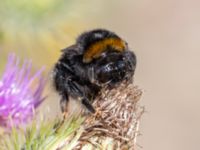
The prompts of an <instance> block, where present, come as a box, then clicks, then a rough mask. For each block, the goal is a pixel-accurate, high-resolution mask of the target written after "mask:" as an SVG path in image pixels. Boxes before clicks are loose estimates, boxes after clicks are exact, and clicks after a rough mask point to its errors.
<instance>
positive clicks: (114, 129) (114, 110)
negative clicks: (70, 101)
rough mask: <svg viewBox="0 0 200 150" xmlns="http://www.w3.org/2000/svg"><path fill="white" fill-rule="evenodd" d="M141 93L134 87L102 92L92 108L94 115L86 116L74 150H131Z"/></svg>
mask: <svg viewBox="0 0 200 150" xmlns="http://www.w3.org/2000/svg"><path fill="white" fill-rule="evenodd" d="M141 94H142V91H141V90H140V89H138V87H136V86H134V85H133V84H129V83H127V82H124V83H122V84H120V86H118V87H116V88H114V89H111V90H110V89H109V88H108V87H107V88H105V89H104V90H103V91H102V93H101V94H100V96H99V97H98V98H97V99H96V100H95V102H94V104H93V106H94V107H95V108H96V110H97V112H96V114H95V115H91V116H87V117H86V120H85V122H84V123H83V127H84V132H83V133H82V135H81V137H80V139H79V142H78V144H77V146H76V148H75V149H77V150H78V149H87V150H88V149H90V148H91V149H92V148H95V149H113V150H114V149H115V150H117V149H119V150H122V149H123V150H126V149H129V150H130V149H134V147H135V144H136V136H137V134H138V127H139V119H140V117H141V115H142V113H143V108H141V107H139V106H138V104H137V103H138V101H139V99H140V97H141Z"/></svg>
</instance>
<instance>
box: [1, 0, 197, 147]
mask: <svg viewBox="0 0 200 150" xmlns="http://www.w3.org/2000/svg"><path fill="white" fill-rule="evenodd" d="M0 20H1V21H0V71H1V72H2V70H3V68H4V65H5V63H6V59H7V55H8V53H9V52H15V53H16V54H17V55H18V56H20V57H21V58H28V59H32V60H33V64H34V65H35V66H34V67H35V68H39V67H41V66H43V65H45V66H46V72H47V73H49V72H50V70H51V68H52V66H53V64H54V63H55V62H56V61H57V59H58V57H59V55H60V49H62V48H65V47H67V46H69V45H70V44H72V43H74V41H75V38H76V37H77V36H78V35H79V34H80V33H81V32H83V31H85V30H89V29H93V28H97V27H100V28H107V29H110V30H112V31H114V32H116V33H117V34H119V35H120V36H121V37H123V38H124V39H125V40H126V41H128V43H129V46H130V48H131V49H132V50H134V51H135V53H136V55H137V58H138V65H137V70H136V75H135V78H134V80H135V84H136V85H139V87H140V88H141V89H143V91H144V94H143V97H142V100H141V102H140V103H141V105H144V106H145V107H146V111H147V112H146V113H145V114H144V115H143V118H142V121H141V126H140V131H141V134H142V135H141V136H140V137H139V138H138V145H139V146H138V149H144V150H161V149H162V150H188V149H199V148H200V142H199V139H200V129H199V127H200V108H199V107H200V94H199V89H200V79H199V77H200V69H199V66H200V59H199V56H200V42H199V39H200V2H199V1H197V0H196V1H195V0H190V1H189V0H182V1H179V0H168V1H164V0H150V1H147V0H140V1H135V0H109V1H108V0H107V1H106V0H101V1H98V0H84V1H78V0H43V1H41V0H35V1H28V0H4V1H2V2H1V4H0ZM45 103H47V104H48V105H49V109H51V110H50V111H51V112H55V114H57V113H59V111H60V110H59V106H58V100H57V98H56V96H54V95H53V94H52V93H51V92H50V96H49V98H48V99H47V101H46V102H45ZM42 107H43V108H45V107H46V105H42ZM43 108H42V109H43Z"/></svg>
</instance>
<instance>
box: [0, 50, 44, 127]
mask: <svg viewBox="0 0 200 150" xmlns="http://www.w3.org/2000/svg"><path fill="white" fill-rule="evenodd" d="M31 67H32V63H31V62H30V61H24V64H23V65H22V66H21V67H19V59H18V58H16V56H15V55H14V54H10V55H9V57H8V62H7V66H6V68H5V72H4V73H3V75H2V78H1V79H0V126H4V127H11V126H12V125H15V126H18V125H19V124H21V123H27V122H28V121H29V120H30V119H31V118H32V117H33V116H34V109H35V108H37V107H38V106H39V105H40V104H41V102H42V101H43V100H44V97H42V92H43V90H44V86H45V80H44V78H43V77H42V75H41V73H42V71H43V69H40V70H39V71H38V72H36V73H35V74H34V75H33V76H31ZM35 81H38V82H35Z"/></svg>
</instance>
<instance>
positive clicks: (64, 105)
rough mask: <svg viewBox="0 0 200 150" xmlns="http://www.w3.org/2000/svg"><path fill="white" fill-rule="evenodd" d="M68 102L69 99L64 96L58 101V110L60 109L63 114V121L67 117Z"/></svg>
mask: <svg viewBox="0 0 200 150" xmlns="http://www.w3.org/2000/svg"><path fill="white" fill-rule="evenodd" d="M68 101H69V99H68V97H66V96H63V97H62V98H61V100H60V108H61V111H62V113H63V118H64V119H65V118H66V116H67V111H68V110H67V104H68Z"/></svg>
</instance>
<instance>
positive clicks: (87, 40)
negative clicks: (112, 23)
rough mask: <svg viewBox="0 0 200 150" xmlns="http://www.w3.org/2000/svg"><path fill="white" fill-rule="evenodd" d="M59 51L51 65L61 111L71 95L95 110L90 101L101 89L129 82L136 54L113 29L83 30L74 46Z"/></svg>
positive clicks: (91, 109) (90, 109) (65, 108)
mask: <svg viewBox="0 0 200 150" xmlns="http://www.w3.org/2000/svg"><path fill="white" fill-rule="evenodd" d="M61 51H62V55H61V57H60V59H59V60H58V62H57V63H56V64H55V66H54V68H53V83H54V87H55V90H56V91H57V92H58V93H59V94H60V95H61V100H60V106H61V111H62V112H67V104H68V101H69V98H70V97H71V98H73V99H75V100H80V102H81V103H82V105H83V106H85V107H86V108H87V110H89V112H91V113H94V112H95V108H94V107H93V106H92V102H93V101H94V99H95V97H96V96H97V95H98V94H99V93H100V91H101V89H102V88H104V87H106V86H108V87H109V88H114V87H115V86H118V85H119V84H120V83H121V82H122V81H124V80H126V81H130V82H131V81H132V77H133V75H134V71H135V67H136V56H135V54H134V52H133V51H131V50H130V49H129V47H128V44H127V43H126V42H125V41H124V40H123V39H121V38H120V37H119V36H118V35H116V34H115V33H114V32H111V31H108V30H105V29H95V30H92V31H88V32H84V33H83V34H81V35H80V36H79V37H78V38H77V40H76V43H75V44H74V45H72V46H69V47H67V48H65V49H63V50H61Z"/></svg>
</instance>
